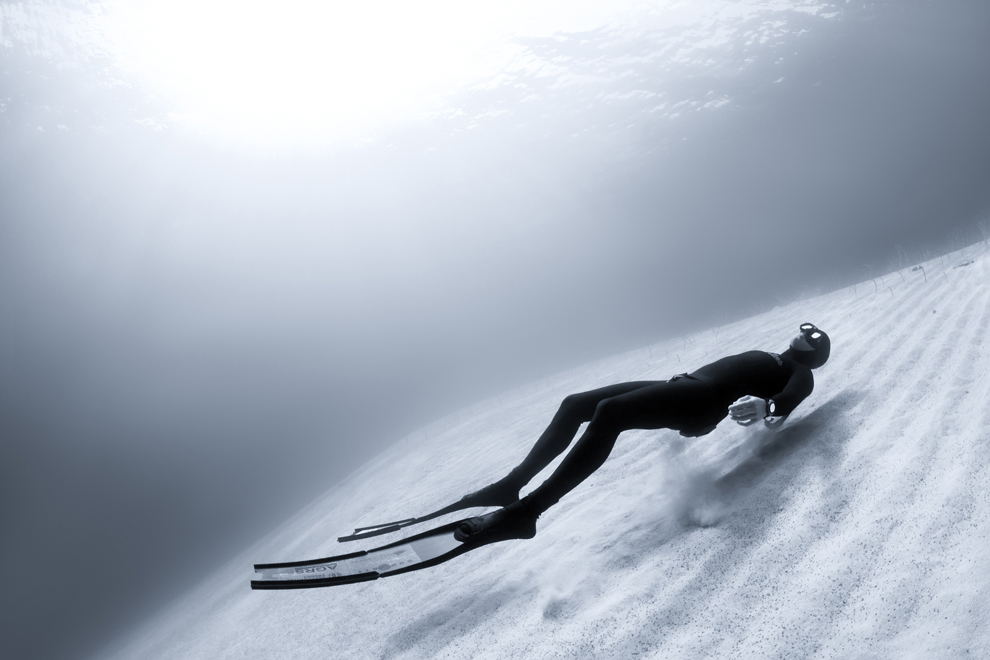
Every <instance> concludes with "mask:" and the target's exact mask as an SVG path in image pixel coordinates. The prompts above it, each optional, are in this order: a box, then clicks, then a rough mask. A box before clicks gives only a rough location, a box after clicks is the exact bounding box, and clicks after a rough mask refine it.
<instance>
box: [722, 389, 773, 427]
mask: <svg viewBox="0 0 990 660" xmlns="http://www.w3.org/2000/svg"><path fill="white" fill-rule="evenodd" d="M766 416H767V402H766V401H764V400H763V399H761V398H759V397H755V396H749V395H746V396H744V397H742V398H740V399H737V400H736V402H735V403H733V404H732V405H731V406H729V417H731V418H732V421H734V422H736V423H737V424H739V425H741V426H749V425H750V424H755V423H756V422H758V421H760V420H761V419H763V418H764V417H766Z"/></svg>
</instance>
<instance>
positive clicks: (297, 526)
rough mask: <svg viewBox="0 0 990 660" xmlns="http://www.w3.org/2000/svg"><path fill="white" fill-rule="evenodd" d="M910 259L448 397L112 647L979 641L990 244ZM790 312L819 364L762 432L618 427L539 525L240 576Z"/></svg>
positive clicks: (915, 649)
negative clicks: (366, 569) (368, 559)
mask: <svg viewBox="0 0 990 660" xmlns="http://www.w3.org/2000/svg"><path fill="white" fill-rule="evenodd" d="M967 262H969V263H967ZM963 264H965V265H963ZM923 265H924V268H925V270H920V269H918V270H911V269H903V270H901V271H899V272H895V273H892V274H889V275H884V276H883V277H882V278H880V277H878V278H877V279H876V280H875V281H873V280H867V281H866V282H864V283H861V284H858V285H856V286H855V287H850V288H847V289H842V290H840V291H836V292H833V293H830V294H827V295H823V296H819V297H816V298H811V299H806V300H802V301H799V302H794V303H791V304H788V305H786V306H785V307H782V308H781V307H776V308H774V309H773V310H772V311H770V312H767V313H764V314H761V315H759V316H755V317H752V318H749V319H746V320H744V321H740V322H737V323H733V324H731V325H726V326H723V327H720V328H713V329H711V330H708V331H705V332H701V333H697V334H695V335H692V336H689V337H681V338H677V339H674V340H670V341H668V342H665V343H661V344H655V345H652V346H649V347H645V348H643V349H640V350H636V351H632V352H630V353H626V354H624V355H620V356H617V357H614V358H611V359H607V360H603V361H601V362H598V363H595V364H591V365H586V366H584V367H581V368H579V369H575V370H573V371H570V372H567V373H564V374H560V375H558V376H555V377H553V378H551V379H549V380H547V381H546V382H541V383H536V384H534V385H532V386H531V387H527V388H521V389H519V390H516V391H513V392H509V393H505V394H503V395H502V396H501V397H496V398H495V399H492V400H489V401H487V402H484V403H480V404H477V405H475V406H473V407H472V408H471V409H468V410H462V411H459V412H458V413H456V414H453V415H451V416H450V417H448V418H446V419H444V420H441V421H439V422H437V423H435V424H434V425H432V426H431V427H429V428H426V429H422V430H420V431H419V432H417V433H415V434H413V435H412V436H410V437H409V438H406V439H405V440H402V441H400V442H398V443H397V444H396V445H395V446H393V447H392V448H391V449H389V450H388V451H387V452H385V453H383V454H382V455H381V456H379V457H378V458H376V459H375V460H373V461H372V462H370V463H369V464H368V465H366V466H365V467H363V468H362V469H361V470H359V471H358V472H356V473H355V474H353V475H352V476H351V477H350V478H349V479H347V480H346V481H345V482H344V483H342V484H340V485H339V486H337V487H335V488H333V489H332V490H330V491H329V492H328V493H327V494H326V495H325V496H323V497H322V498H320V499H319V500H318V501H316V502H314V503H313V504H312V505H310V506H309V507H307V508H306V509H305V510H304V511H302V512H301V513H299V514H298V515H297V516H295V517H294V518H293V519H292V520H290V521H289V522H287V523H285V524H284V525H283V526H282V527H281V528H279V529H278V530H276V531H275V532H273V533H272V534H271V535H269V536H268V537H267V538H266V539H265V540H263V541H262V542H261V543H259V544H257V545H256V546H254V547H252V548H250V549H249V550H248V551H246V552H245V553H244V554H243V555H241V556H239V557H237V558H236V559H235V560H233V561H232V562H231V563H230V565H228V566H227V567H226V568H225V569H223V570H222V571H220V572H218V573H217V574H216V575H215V576H214V577H213V578H211V579H210V580H208V581H206V582H205V583H204V584H202V585H201V586H200V587H198V588H197V589H195V590H194V591H193V592H191V593H190V594H188V595H187V596H185V597H184V598H183V599H182V600H181V601H179V602H177V603H176V604H174V605H173V606H172V607H171V608H169V609H168V610H167V611H165V612H163V613H162V614H161V615H160V616H158V617H156V618H155V619H154V620H151V621H149V622H147V623H146V624H145V625H144V626H142V627H141V628H140V629H139V630H137V631H135V632H133V633H132V634H131V636H130V637H129V638H128V639H127V640H126V641H124V642H122V643H121V644H119V645H118V646H117V647H116V649H115V652H114V653H113V654H112V657H115V658H121V659H124V658H126V659H129V660H130V659H136V658H154V659H156V660H159V659H162V660H164V659H168V658H175V659H182V660H192V659H203V660H221V659H226V658H251V659H254V658H272V659H274V658H285V659H289V658H292V659H296V660H298V659H306V658H321V659H330V658H348V659H349V660H355V659H361V658H382V659H386V658H387V659H392V658H395V659H398V658H403V659H413V658H491V659H493V660H495V659H499V660H502V659H505V658H510V657H521V658H677V659H688V658H713V657H716V658H843V659H845V660H850V659H854V658H898V659H900V658H925V659H931V658H960V657H974V658H987V657H990V633H988V630H990V608H988V604H987V603H988V597H990V589H988V586H990V543H988V541H990V489H988V486H990V350H988V339H987V337H988V328H990V252H988V250H987V248H986V246H985V245H984V244H982V243H981V244H978V245H974V246H971V247H970V248H967V249H965V250H962V251H960V252H956V253H953V254H950V255H946V256H945V257H943V258H936V259H934V260H932V261H930V262H927V263H925V264H923ZM805 321H811V322H813V323H816V324H817V325H819V326H820V327H822V328H823V329H825V330H826V331H827V332H828V333H829V335H830V336H831V338H832V357H831V359H830V361H829V363H828V364H827V365H826V366H825V367H823V368H821V369H819V370H817V371H816V372H815V376H816V387H815V391H814V393H813V394H812V395H811V396H810V397H809V398H808V399H807V400H806V401H805V402H804V403H803V404H802V405H801V406H800V407H799V408H798V409H797V411H795V413H794V414H793V415H792V416H791V418H790V419H789V420H788V421H787V423H786V424H785V425H784V427H783V428H782V429H780V430H779V431H776V432H774V431H770V430H767V429H764V428H762V427H761V428H758V429H757V428H742V427H739V426H737V425H734V424H732V423H730V422H729V421H724V422H723V423H722V424H721V425H720V426H719V428H718V429H717V430H716V431H715V432H713V433H711V434H710V435H708V436H705V437H703V438H698V439H684V438H681V437H680V436H679V435H678V434H677V433H675V432H671V431H659V432H658V431H635V432H627V433H625V434H623V435H622V436H621V437H620V439H619V442H618V443H617V445H616V448H615V451H614V452H613V453H612V455H611V457H610V458H609V460H608V461H607V462H606V464H605V465H604V466H603V467H602V469H600V470H599V471H598V472H596V473H595V474H594V475H593V476H592V477H591V478H590V479H589V480H588V481H587V482H585V483H584V484H582V485H581V486H579V487H578V488H577V489H576V490H575V491H573V492H572V493H570V494H569V495H568V496H567V497H565V498H564V499H563V500H562V501H561V503H560V504H559V505H557V506H556V507H554V508H553V509H551V510H550V511H548V512H547V513H546V514H545V515H544V516H543V517H542V518H541V519H540V521H539V525H538V528H539V533H538V534H537V536H536V538H535V539H533V540H530V541H511V542H506V543H501V544H497V545H494V546H489V547H485V548H482V549H480V550H477V551H475V552H471V553H469V554H467V555H464V556H462V557H459V558H457V559H454V560H453V561H451V562H448V563H446V564H444V565H442V566H438V567H434V568H431V569H426V570H423V571H420V572H416V573H411V574H407V575H402V576H397V577H394V578H389V579H383V580H377V581H373V582H366V583H361V584H354V585H347V586H340V587H332V588H325V589H311V590H299V591H275V592H271V591H251V589H250V588H249V581H250V580H251V577H252V575H253V571H252V563H254V562H277V561H288V560H295V559H307V558H314V557H324V556H328V555H336V554H341V553H344V552H353V551H354V550H358V549H362V548H364V547H374V546H377V545H380V544H381V543H382V542H385V540H393V538H392V537H395V538H399V537H401V534H395V535H392V537H384V538H379V539H371V540H370V541H365V542H364V544H362V543H350V544H339V543H337V542H336V540H335V539H336V537H337V536H339V535H343V534H347V533H349V532H350V531H351V530H352V529H353V528H354V527H355V526H359V525H364V524H373V523H377V522H383V521H386V520H395V519H398V518H404V517H408V516H413V515H418V514H421V513H424V512H427V511H430V510H433V509H436V508H438V507H439V506H442V505H444V504H447V503H449V502H450V501H453V500H454V499H457V498H459V497H460V496H461V495H463V494H464V493H466V492H469V491H471V490H474V489H476V488H477V487H479V486H481V485H484V484H486V483H489V482H490V481H492V480H494V479H495V478H498V477H500V476H502V475H503V474H504V473H505V472H506V471H508V470H509V469H510V468H511V467H512V466H513V465H514V464H515V463H517V462H518V461H519V460H521V458H522V457H523V456H524V455H525V453H526V452H527V451H528V449H529V447H530V446H531V445H532V443H533V442H534V441H535V440H536V438H537V437H538V436H539V434H540V433H541V432H542V430H543V428H544V427H545V425H546V424H547V422H548V421H549V420H550V418H551V416H552V415H553V413H554V411H555V410H556V407H557V405H558V404H559V401H560V399H561V398H562V397H563V396H564V395H565V394H567V393H569V392H576V391H582V390H587V389H591V388H594V387H599V386H602V385H607V384H610V383H614V382H620V381H629V380H650V379H652V380H661V379H666V378H669V377H670V376H671V375H673V374H675V373H679V372H684V371H690V370H692V369H695V368H697V367H699V366H701V365H702V364H705V363H707V362H710V361H712V360H714V359H717V358H719V357H722V356H725V355H731V354H733V353H739V352H742V351H745V350H750V349H754V348H758V349H765V350H770V351H778V352H779V351H782V350H783V349H784V348H786V345H787V341H788V340H789V338H790V337H791V336H793V334H794V333H795V329H796V327H797V325H798V324H799V323H801V322H805ZM555 465H556V463H554V464H553V465H551V466H550V468H548V471H547V472H545V473H543V474H542V475H540V476H538V477H537V478H536V479H535V480H534V481H533V483H531V484H530V487H532V486H535V485H537V484H538V483H539V482H540V481H541V480H542V478H544V477H545V476H546V475H547V474H549V470H552V469H553V467H554V466H555ZM524 492H525V490H524ZM470 513H471V512H459V513H455V514H451V516H449V517H447V518H444V519H441V520H439V521H437V523H438V524H439V523H443V522H448V521H450V520H455V519H457V518H458V517H465V515H466V514H470ZM418 531H421V529H420V528H418V527H413V528H411V529H410V530H408V534H409V535H411V534H413V533H416V532H418Z"/></svg>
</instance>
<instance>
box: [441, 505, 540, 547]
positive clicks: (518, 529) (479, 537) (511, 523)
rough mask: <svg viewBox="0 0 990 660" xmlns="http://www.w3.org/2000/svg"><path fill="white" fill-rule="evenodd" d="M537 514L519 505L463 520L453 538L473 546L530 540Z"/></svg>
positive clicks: (534, 532) (534, 530) (534, 533)
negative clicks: (514, 540) (513, 540)
mask: <svg viewBox="0 0 990 660" xmlns="http://www.w3.org/2000/svg"><path fill="white" fill-rule="evenodd" d="M539 515H540V514H539V513H534V512H533V511H532V510H531V509H529V508H527V507H524V506H520V505H519V503H516V504H512V505H509V506H507V507H505V508H504V509H499V510H498V511H492V512H491V513H486V514H485V515H483V516H478V517H477V518H470V519H469V520H465V521H464V522H462V523H461V524H460V525H459V526H458V527H457V530H456V531H454V538H455V539H457V540H458V541H460V542H461V543H466V542H468V541H470V542H471V543H472V544H475V545H485V544H487V543H497V542H499V541H507V540H509V539H531V538H533V537H534V536H536V519H537V518H538V517H539Z"/></svg>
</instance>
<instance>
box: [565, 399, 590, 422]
mask: <svg viewBox="0 0 990 660" xmlns="http://www.w3.org/2000/svg"><path fill="white" fill-rule="evenodd" d="M594 410H595V409H594V403H593V402H592V401H590V400H589V398H588V395H587V393H579V394H568V395H567V396H565V397H564V400H563V401H561V402H560V408H559V409H558V414H559V415H564V416H566V417H577V418H579V419H581V421H588V420H589V419H591V415H592V414H593V413H594Z"/></svg>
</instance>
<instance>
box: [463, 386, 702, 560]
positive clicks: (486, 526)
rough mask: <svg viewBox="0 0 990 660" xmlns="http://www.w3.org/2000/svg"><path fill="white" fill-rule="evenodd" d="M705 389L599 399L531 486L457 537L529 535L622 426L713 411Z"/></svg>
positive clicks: (660, 424)
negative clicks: (563, 451)
mask: <svg viewBox="0 0 990 660" xmlns="http://www.w3.org/2000/svg"><path fill="white" fill-rule="evenodd" d="M718 407H719V404H718V401H717V399H716V398H715V397H714V396H713V395H712V392H711V390H710V389H709V388H708V387H707V386H705V385H703V384H702V383H700V382H698V381H690V380H689V381H687V382H684V380H681V381H677V382H675V383H669V382H660V383H654V384H651V385H649V386H648V387H642V388H637V389H635V390H633V391H631V392H627V393H625V394H621V395H619V396H614V397H610V398H607V399H603V400H601V401H599V403H598V404H597V405H596V407H595V412H594V415H593V416H592V418H591V420H590V423H589V424H588V428H587V429H585V432H584V433H583V434H582V435H581V437H580V438H579V439H578V441H577V442H576V443H575V444H574V447H573V448H572V449H571V451H570V452H568V454H567V456H565V457H564V460H563V461H562V462H561V463H560V465H558V466H557V469H556V470H554V472H553V474H551V475H550V476H549V477H548V478H547V480H546V481H544V482H543V483H542V484H541V485H540V486H539V487H538V488H537V489H536V490H534V491H533V492H532V493H530V494H529V495H527V496H526V497H524V498H523V499H522V500H519V501H518V502H515V503H513V504H511V505H509V506H507V507H506V508H504V509H500V510H499V511H495V512H492V513H490V514H487V515H484V516H479V517H477V518H472V519H471V520H468V521H465V522H464V523H462V524H461V526H460V527H459V528H458V529H457V532H456V533H455V537H456V538H457V539H458V540H459V541H462V542H463V541H467V540H471V541H472V542H475V543H493V542H496V541H501V540H505V539H513V538H515V539H525V538H532V537H533V536H534V535H535V534H536V519H537V518H538V517H539V515H540V514H541V513H543V512H544V511H546V510H547V509H548V508H550V507H551V506H553V505H554V504H556V503H557V502H558V501H559V500H560V498H561V497H563V496H564V495H565V494H567V493H568V492H570V491H571V490H573V489H574V488H575V487H576V486H577V485H578V484H580V483H581V482H582V481H584V480H585V479H587V478H588V477H589V476H590V475H591V474H592V473H593V472H594V471H595V470H597V469H598V468H600V467H601V466H602V464H603V463H605V459H607V458H608V455H609V454H610V453H611V452H612V448H613V447H614V446H615V441H616V439H617V438H618V437H619V434H620V433H622V432H623V431H627V430H631V429H659V428H679V427H683V426H684V425H685V424H690V422H691V421H693V420H694V419H695V418H698V417H701V416H703V415H710V414H712V411H716V412H717V410H718Z"/></svg>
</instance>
